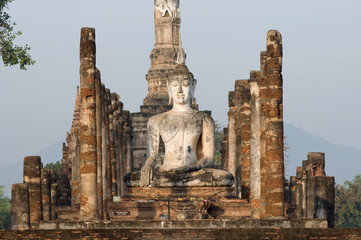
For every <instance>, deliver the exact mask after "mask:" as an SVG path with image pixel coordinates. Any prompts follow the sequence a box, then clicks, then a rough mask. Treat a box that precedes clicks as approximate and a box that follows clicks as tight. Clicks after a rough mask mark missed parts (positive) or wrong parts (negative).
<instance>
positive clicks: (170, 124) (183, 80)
mask: <svg viewBox="0 0 361 240" xmlns="http://www.w3.org/2000/svg"><path fill="white" fill-rule="evenodd" d="M195 87H196V80H195V79H194V77H193V74H192V73H190V71H189V70H188V68H187V67H186V66H185V65H184V64H179V65H177V66H176V67H175V69H174V72H173V73H172V74H171V76H170V77H169V81H168V93H169V97H170V103H173V108H172V109H171V110H170V111H168V112H165V113H162V114H158V115H155V116H153V117H151V118H150V119H149V120H148V126H147V133H148V139H147V156H148V157H147V159H146V162H145V165H144V166H143V167H142V169H141V179H140V181H141V185H142V186H148V185H149V184H151V181H152V177H153V172H154V171H155V170H156V171H159V172H167V174H168V175H169V174H170V175H181V174H185V173H190V172H195V171H198V170H200V169H206V168H212V167H213V163H214V128H215V124H214V121H213V119H212V117H211V116H209V115H208V114H206V113H204V112H199V111H197V110H194V109H192V101H193V99H194V92H195ZM160 139H162V141H163V142H164V147H165V154H164V159H162V162H161V163H160V164H158V166H157V159H159V145H160ZM214 172H217V174H216V175H217V176H218V177H222V176H220V175H222V174H223V175H224V177H225V178H227V179H230V178H233V176H232V175H231V174H230V173H228V172H225V171H222V170H216V169H210V170H208V171H207V173H206V174H208V175H209V174H214ZM203 174H204V172H203ZM193 175H194V174H193ZM229 175H230V176H229ZM217 176H215V177H217ZM232 181H233V179H232Z"/></svg>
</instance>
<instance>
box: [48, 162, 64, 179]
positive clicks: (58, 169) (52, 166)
mask: <svg viewBox="0 0 361 240" xmlns="http://www.w3.org/2000/svg"><path fill="white" fill-rule="evenodd" d="M44 168H45V169H54V170H55V172H56V174H57V175H58V176H59V175H60V173H61V171H62V169H63V165H61V163H60V162H59V161H57V162H56V163H48V164H46V165H45V167H44Z"/></svg>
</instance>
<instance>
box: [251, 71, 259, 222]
mask: <svg viewBox="0 0 361 240" xmlns="http://www.w3.org/2000/svg"><path fill="white" fill-rule="evenodd" d="M259 77H260V72H259V71H252V72H251V78H250V94H251V119H252V121H251V169H250V179H251V182H250V202H251V214H252V218H253V219H259V218H260V217H261V216H260V210H261V209H260V204H261V202H260V201H261V200H260V198H261V138H260V136H261V122H260V112H261V104H260V98H259V85H258V80H259Z"/></svg>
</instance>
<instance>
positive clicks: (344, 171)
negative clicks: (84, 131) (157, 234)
mask: <svg viewBox="0 0 361 240" xmlns="http://www.w3.org/2000/svg"><path fill="white" fill-rule="evenodd" d="M285 136H286V137H287V144H288V145H289V147H290V149H289V150H288V151H287V155H288V157H287V158H285V160H286V175H287V176H288V178H289V176H295V174H296V167H297V166H301V165H302V160H305V159H306V158H307V153H308V152H324V153H326V174H327V175H328V176H335V177H336V182H337V183H338V184H343V183H344V181H345V180H352V179H353V178H354V176H356V175H357V174H360V173H361V151H360V150H357V149H354V148H351V147H346V146H342V145H338V144H333V143H330V142H328V141H326V140H325V139H323V138H321V137H317V136H314V135H312V134H310V133H307V132H304V131H303V130H301V129H298V128H296V127H294V126H292V125H290V124H287V123H286V124H285ZM36 155H39V156H41V159H42V162H43V164H44V165H46V164H47V163H50V162H56V161H58V160H60V159H61V158H62V143H61V142H57V143H55V144H53V145H51V146H50V147H48V148H46V149H44V150H42V151H39V152H38V153H37V154H36ZM22 175H23V163H22V162H16V163H13V164H11V165H7V166H2V167H0V184H2V185H4V186H5V195H6V196H9V197H10V196H11V184H13V183H21V182H22Z"/></svg>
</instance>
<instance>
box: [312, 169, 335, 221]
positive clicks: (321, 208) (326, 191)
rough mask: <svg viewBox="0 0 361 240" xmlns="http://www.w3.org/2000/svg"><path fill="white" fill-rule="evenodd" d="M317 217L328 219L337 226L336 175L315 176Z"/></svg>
mask: <svg viewBox="0 0 361 240" xmlns="http://www.w3.org/2000/svg"><path fill="white" fill-rule="evenodd" d="M315 218H318V219H327V223H328V227H330V228H333V227H335V177H329V176H317V177H315Z"/></svg>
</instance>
